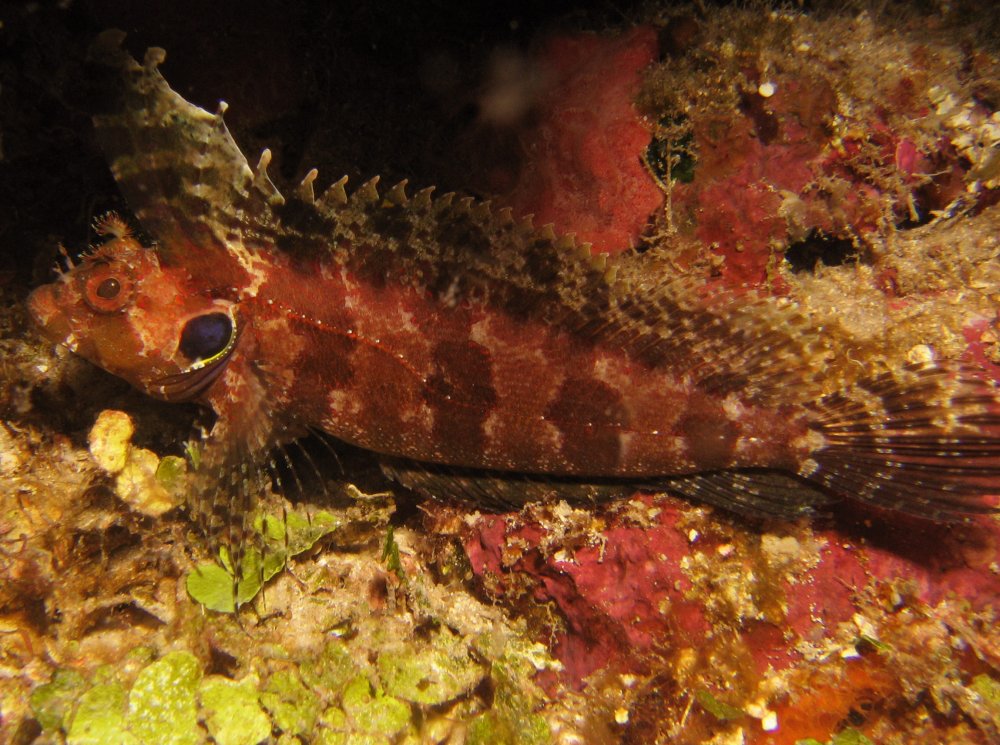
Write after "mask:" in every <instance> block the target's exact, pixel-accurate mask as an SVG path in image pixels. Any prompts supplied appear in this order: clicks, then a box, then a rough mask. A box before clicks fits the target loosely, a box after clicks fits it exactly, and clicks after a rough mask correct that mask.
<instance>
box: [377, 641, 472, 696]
mask: <svg viewBox="0 0 1000 745" xmlns="http://www.w3.org/2000/svg"><path fill="white" fill-rule="evenodd" d="M378 672H379V676H380V678H381V680H382V685H383V686H385V692H386V693H388V694H390V695H392V696H397V697H399V698H401V699H403V700H405V701H412V702H413V703H416V704H427V705H431V706H434V705H436V704H442V703H445V702H446V701H452V700H454V699H456V698H458V697H459V696H462V695H463V694H465V693H467V692H468V691H470V690H472V688H473V687H475V685H476V684H477V683H478V682H479V681H480V680H481V679H482V677H483V675H484V672H483V670H482V668H481V667H480V666H479V665H477V664H476V663H475V662H474V661H473V660H472V659H471V658H470V657H469V652H468V648H467V647H466V646H465V644H464V643H463V642H462V640H461V639H460V638H458V637H456V636H454V635H453V634H452V633H451V632H449V631H447V630H446V629H442V630H441V631H439V632H438V633H437V634H435V635H434V637H433V638H432V640H431V643H430V644H428V645H427V646H426V647H423V646H422V647H418V648H417V649H415V650H412V651H396V650H393V651H385V652H383V653H382V654H380V655H379V657H378Z"/></svg>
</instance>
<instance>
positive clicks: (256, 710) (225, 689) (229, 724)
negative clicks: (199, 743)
mask: <svg viewBox="0 0 1000 745" xmlns="http://www.w3.org/2000/svg"><path fill="white" fill-rule="evenodd" d="M257 685H258V680H257V678H256V677H246V678H243V679H242V680H239V681H235V680H230V679H229V678H224V677H222V676H219V675H209V676H207V677H206V678H205V679H204V680H202V682H201V687H200V689H199V699H200V701H201V705H202V708H203V709H204V712H203V713H204V721H205V726H206V727H207V728H208V732H209V734H210V735H211V736H212V739H214V740H215V742H216V743H218V745H257V743H259V742H262V741H263V740H266V739H267V737H268V735H270V734H271V720H270V718H269V717H268V716H267V714H266V713H265V712H264V710H263V708H261V705H260V696H259V694H258V693H257Z"/></svg>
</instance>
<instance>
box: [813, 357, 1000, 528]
mask: <svg viewBox="0 0 1000 745" xmlns="http://www.w3.org/2000/svg"><path fill="white" fill-rule="evenodd" d="M810 408H811V409H812V410H813V413H814V415H815V419H814V421H813V423H812V425H811V428H812V430H813V432H814V433H816V434H818V435H819V436H821V437H822V445H820V446H819V447H817V449H816V450H814V451H813V452H812V453H811V455H810V457H809V458H808V459H807V460H806V461H804V462H803V464H802V467H801V468H800V470H799V475H800V476H802V477H804V478H806V479H809V480H811V481H814V482H817V483H819V484H822V485H823V486H825V487H826V488H827V489H829V490H830V491H832V492H834V493H835V494H837V495H839V496H843V497H847V498H850V499H855V500H860V501H862V502H867V503H869V504H872V505H875V506H877V507H882V508H886V509H891V510H896V511H900V512H906V513H910V514H914V515H919V516H921V517H927V518H932V519H944V520H947V519H955V518H957V517H960V516H962V515H969V514H975V513H990V512H997V511H998V510H1000V508H998V506H997V499H996V498H995V497H998V496H1000V390H998V388H997V385H996V384H995V383H993V382H992V381H990V380H988V379H986V377H985V372H984V371H983V370H981V369H978V368H973V367H969V366H966V365H963V364H961V363H929V364H919V365H918V364H914V365H908V366H906V367H904V368H902V369H901V370H899V371H895V372H892V373H884V374H881V375H877V376H874V377H870V378H866V379H863V380H861V381H859V382H857V383H856V384H855V385H854V386H852V387H851V388H850V389H848V390H846V391H844V392H841V393H835V394H831V395H828V396H825V397H823V398H822V399H820V400H819V401H817V402H816V403H814V404H813V405H811V407H810ZM991 496H992V497H994V498H993V499H991Z"/></svg>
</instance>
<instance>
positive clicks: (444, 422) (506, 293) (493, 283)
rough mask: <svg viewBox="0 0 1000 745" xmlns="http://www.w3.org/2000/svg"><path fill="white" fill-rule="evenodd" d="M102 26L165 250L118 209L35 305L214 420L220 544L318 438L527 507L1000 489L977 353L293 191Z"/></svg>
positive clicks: (387, 204) (96, 357) (125, 147)
mask: <svg viewBox="0 0 1000 745" xmlns="http://www.w3.org/2000/svg"><path fill="white" fill-rule="evenodd" d="M123 36H124V35H123V34H121V33H120V32H106V33H105V34H104V35H103V36H102V37H101V39H100V41H99V42H98V44H97V45H96V47H95V48H96V52H95V53H94V57H95V60H96V61H97V62H98V63H99V65H100V69H103V70H106V71H107V72H108V73H109V77H110V79H111V80H113V81H114V84H113V85H112V86H111V87H112V88H113V89H114V90H115V93H114V95H113V96H111V98H110V99H109V100H107V101H104V102H102V103H101V109H100V111H99V113H97V114H96V115H95V117H94V124H95V129H96V133H97V137H98V139H99V142H100V143H101V146H102V147H103V149H104V150H105V152H106V154H107V156H108V159H109V162H110V166H111V169H112V171H113V174H114V177H115V179H116V180H117V183H118V184H119V186H120V189H121V190H122V192H123V193H124V195H125V197H126V199H127V200H128V202H129V203H130V206H131V208H132V209H133V210H134V212H135V213H136V215H137V217H138V219H139V221H140V224H141V225H142V228H143V230H144V231H145V233H147V234H149V235H150V236H152V237H153V238H154V240H155V246H153V247H147V246H145V245H143V244H142V243H141V242H140V241H139V240H138V239H137V238H136V237H135V236H134V235H133V234H132V233H131V232H130V230H129V228H128V227H127V225H126V224H125V222H124V221H123V220H121V219H120V218H117V217H115V216H114V215H110V216H107V217H105V218H103V219H101V220H99V221H98V223H97V232H98V233H100V234H102V235H103V236H104V238H105V241H104V242H103V244H101V245H99V246H97V247H95V248H94V249H92V251H91V252H90V253H89V254H86V255H84V256H83V257H82V259H80V260H79V261H78V262H77V263H76V264H75V265H73V264H71V266H70V267H69V268H68V269H66V270H63V271H61V273H60V276H59V277H58V278H57V279H56V280H55V281H54V282H52V283H51V284H48V285H45V286H42V287H40V288H38V289H37V290H36V291H35V292H34V293H33V294H32V296H31V298H30V309H31V312H32V314H33V316H34V318H35V319H36V321H37V323H38V324H39V325H40V327H41V329H42V330H43V332H44V333H45V334H46V335H47V336H48V337H49V338H51V339H52V340H54V341H56V342H59V343H62V344H64V345H65V346H67V347H69V348H70V349H71V350H73V351H75V352H76V353H78V354H79V355H82V356H83V357H85V358H86V359H88V360H90V361H92V362H94V363H96V364H97V365H99V366H100V367H102V368H104V369H106V370H108V371H110V372H111V373H113V374H115V375H118V376H121V377H122V378H124V379H125V380H127V381H129V382H130V383H131V384H133V385H134V386H136V387H138V388H139V389H141V390H142V391H145V392H146V393H148V394H150V395H152V396H155V397H158V398H160V399H165V400H167V401H196V402H199V403H201V404H203V405H204V406H207V407H210V408H211V409H212V410H213V411H214V413H215V415H216V419H215V421H214V424H213V426H212V428H211V431H210V432H209V433H208V434H207V435H206V437H205V440H204V442H203V444H202V448H201V452H202V456H201V459H200V460H201V464H200V466H199V467H198V469H197V471H196V473H195V476H194V482H195V484H194V485H193V487H192V491H193V493H194V495H195V496H193V497H192V500H191V502H192V507H191V511H192V513H193V514H194V516H195V518H196V519H197V520H198V521H199V522H200V523H201V524H202V526H203V527H205V528H206V530H208V531H209V532H210V534H212V535H215V536H216V537H217V538H218V540H220V541H225V540H226V538H225V534H224V530H230V529H231V528H227V527H226V525H227V524H231V523H233V522H234V521H235V522H239V521H240V520H242V519H243V516H244V515H245V514H246V510H248V509H249V508H250V507H251V506H252V504H253V500H254V498H255V495H256V494H257V493H258V492H259V491H260V489H261V488H262V487H261V484H262V483H264V482H266V480H267V479H266V476H267V474H268V473H269V469H271V468H273V466H274V462H275V459H276V457H277V456H275V455H274V453H276V452H280V448H281V447H282V446H283V445H284V444H285V443H289V442H291V441H294V440H295V439H296V438H300V437H302V436H303V435H304V434H306V433H307V432H309V431H312V430H322V431H323V432H325V433H327V434H329V435H331V436H332V437H333V438H337V439H339V440H342V441H345V442H347V443H351V444H353V445H355V446H359V447H361V448H365V449H368V450H371V451H375V452H376V453H378V454H379V455H380V457H381V458H382V462H383V464H384V466H383V467H384V469H385V471H386V472H387V473H388V474H390V475H391V476H392V477H393V478H395V479H397V480H398V481H400V482H402V483H403V484H405V485H407V486H410V487H412V488H414V489H416V490H418V491H422V492H424V493H429V494H433V495H437V496H456V497H464V498H471V499H474V500H477V503H480V504H483V503H493V504H500V505H517V504H523V503H524V502H525V501H527V500H530V499H535V498H540V497H542V496H544V495H553V494H555V495H559V496H565V497H567V498H579V499H601V498H609V497H611V496H613V495H615V494H621V493H629V492H630V491H633V490H634V489H635V488H637V487H638V488H645V489H661V490H666V491H671V492H674V493H678V494H680V495H683V496H685V497H687V498H690V499H693V500H698V501H702V502H707V503H711V504H714V505H716V506H721V507H724V508H727V509H730V510H736V511H740V512H744V513H751V514H760V515H767V514H773V515H780V516H795V515H801V514H807V513H809V512H813V511H815V510H816V509H817V507H820V506H822V505H826V504H827V503H829V502H830V501H833V500H836V499H838V498H849V499H852V500H859V501H861V502H866V503H869V504H873V505H875V506H878V507H881V508H885V509H889V510H898V511H902V512H906V513H911V514H915V515H920V516H924V517H929V518H934V519H948V518H954V517H956V516H961V515H963V514H970V513H977V512H979V513H984V512H989V511H992V510H994V509H995V507H994V506H993V503H992V501H991V498H990V496H989V495H996V494H997V493H998V492H1000V488H998V477H1000V394H998V391H997V389H996V386H995V385H994V384H993V383H991V382H990V381H988V379H987V376H986V375H984V373H983V371H982V370H979V369H976V368H974V367H970V366H967V365H965V364H963V363H958V362H938V363H933V362H932V363H924V364H919V365H917V364H912V365H906V366H902V367H900V368H899V369H893V370H886V369H882V370H875V371H868V372H866V371H865V370H864V369H861V368H860V366H859V365H857V363H855V362H853V361H852V360H851V359H850V358H851V355H850V349H849V348H847V347H846V346H845V344H846V343H845V342H842V341H838V340H837V338H836V335H833V334H828V333H824V332H823V330H822V329H821V328H818V327H817V326H816V325H815V323H814V322H812V321H810V320H809V319H808V318H807V317H806V316H805V315H804V314H803V313H802V312H801V311H800V310H798V309H797V308H796V306H795V304H794V303H792V302H790V301H787V300H781V299H775V298H769V297H757V296H751V295H748V294H747V293H733V292H724V291H714V292H708V291H706V290H705V289H704V287H703V286H701V285H700V284H699V283H698V282H696V281H693V280H687V279H683V278H679V279H678V278H672V279H664V278H663V277H662V273H661V274H654V273H652V272H651V271H650V270H649V263H648V261H647V260H646V258H645V257H646V255H647V254H648V252H647V254H643V253H638V252H631V253H630V252H625V253H623V254H622V255H621V256H619V257H615V258H609V257H607V256H604V255H591V252H590V250H589V247H588V246H586V245H578V244H577V243H576V241H575V240H574V239H573V238H572V237H563V236H558V235H556V234H555V233H554V231H553V230H552V229H551V228H547V227H541V228H537V227H535V226H533V225H532V223H531V221H530V219H518V218H515V217H514V216H513V215H512V214H511V212H510V211H509V210H506V209H494V208H492V207H491V206H490V205H489V203H483V202H477V201H474V200H473V199H471V198H459V197H456V196H455V195H453V194H445V195H441V196H433V195H432V191H433V190H432V189H426V190H423V191H419V192H416V193H414V194H409V195H408V194H407V192H406V184H405V182H403V183H400V184H398V185H396V186H395V187H393V188H390V189H382V190H380V188H379V187H378V184H377V179H374V180H372V181H369V182H368V183H366V184H364V185H362V186H361V187H360V188H358V189H356V190H354V191H353V192H352V193H349V192H348V191H347V190H346V189H345V182H346V178H345V179H341V180H340V181H337V182H335V183H333V184H332V185H330V186H329V187H328V188H326V189H325V190H324V191H323V192H322V194H321V195H319V196H316V194H315V193H314V190H313V183H314V181H315V179H316V176H317V173H316V171H315V170H313V171H311V172H309V173H308V174H307V175H306V176H305V178H304V180H303V181H302V182H301V184H300V185H299V186H298V187H297V189H296V190H295V191H294V193H293V194H290V195H288V196H285V195H282V194H281V193H280V192H279V190H278V189H277V188H276V187H275V185H274V183H273V182H272V181H271V179H270V178H269V176H268V174H267V165H268V162H269V160H270V152H269V151H267V150H265V151H264V152H263V154H262V155H261V157H260V161H259V164H258V165H257V166H256V168H251V166H250V165H249V164H248V162H247V160H246V158H245V157H244V156H243V154H242V153H241V151H240V149H239V148H238V146H237V144H236V143H235V141H234V140H233V138H232V136H231V135H230V133H229V130H228V129H227V127H226V125H225V123H224V121H223V113H224V111H225V108H226V105H225V104H224V103H220V105H219V109H218V111H217V112H215V113H210V112H208V111H205V110H203V109H201V108H199V107H197V106H195V105H193V104H191V103H189V102H188V101H186V100H185V99H184V98H182V97H181V96H180V95H178V94H177V93H175V92H174V91H173V90H171V88H170V87H169V85H168V84H167V82H166V81H165V80H164V78H163V77H162V75H161V74H160V72H159V71H158V65H159V63H160V62H161V61H162V60H163V59H164V52H163V50H160V49H155V48H154V49H150V50H148V51H147V53H146V57H145V60H144V62H143V63H141V64H140V63H138V62H137V61H136V60H134V59H133V58H132V57H131V56H130V55H129V54H128V53H127V52H126V51H124V49H123V48H122V46H121V43H122V39H123Z"/></svg>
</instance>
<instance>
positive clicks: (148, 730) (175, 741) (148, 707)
mask: <svg viewBox="0 0 1000 745" xmlns="http://www.w3.org/2000/svg"><path fill="white" fill-rule="evenodd" d="M200 681H201V666H200V665H199V664H198V660H197V658H195V656H194V655H193V654H191V653H190V652H171V653H170V654H167V655H164V656H163V657H162V658H161V659H159V660H157V661H156V662H154V663H152V664H151V665H149V666H147V667H146V668H144V669H143V670H142V672H140V673H139V677H138V678H136V681H135V685H134V686H132V691H131V693H129V697H128V727H129V730H130V731H131V732H132V733H133V734H134V735H135V736H136V737H137V738H138V740H139V742H143V743H154V742H155V743H157V745H189V744H190V745H194V743H197V742H199V741H200V740H201V734H200V732H199V729H198V706H197V701H196V699H195V696H196V693H197V691H198V684H199V682H200Z"/></svg>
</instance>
